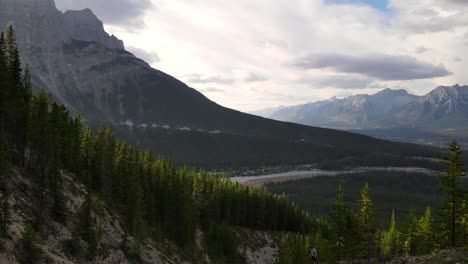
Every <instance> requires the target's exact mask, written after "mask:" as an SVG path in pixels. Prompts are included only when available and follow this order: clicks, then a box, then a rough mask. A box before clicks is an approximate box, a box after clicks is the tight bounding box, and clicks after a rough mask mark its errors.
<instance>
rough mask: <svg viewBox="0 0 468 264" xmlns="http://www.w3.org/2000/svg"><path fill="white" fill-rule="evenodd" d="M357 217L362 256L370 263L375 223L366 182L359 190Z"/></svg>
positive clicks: (373, 244)
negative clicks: (362, 250) (360, 234)
mask: <svg viewBox="0 0 468 264" xmlns="http://www.w3.org/2000/svg"><path fill="white" fill-rule="evenodd" d="M359 205H360V207H359V212H358V218H359V222H360V226H361V232H362V243H363V249H364V256H365V257H366V258H367V263H370V260H371V256H372V252H373V250H374V246H375V237H374V235H375V225H374V205H373V203H372V200H371V198H370V194H369V184H368V183H367V182H366V184H365V185H364V188H363V189H362V190H361V200H359Z"/></svg>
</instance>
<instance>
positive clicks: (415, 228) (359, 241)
mask: <svg viewBox="0 0 468 264" xmlns="http://www.w3.org/2000/svg"><path fill="white" fill-rule="evenodd" d="M461 155H462V151H461V149H460V147H459V145H458V144H457V143H456V142H452V143H451V145H450V147H449V150H448V154H447V156H446V158H447V161H448V166H447V170H446V172H445V174H444V175H443V176H441V177H440V178H439V180H440V182H439V184H438V187H440V190H441V192H442V197H441V203H440V204H439V206H437V207H436V208H431V207H427V208H426V210H425V212H424V213H422V214H419V215H417V214H416V213H414V211H413V212H410V213H409V214H408V215H406V220H405V221H404V222H402V223H400V222H398V219H397V217H396V215H395V210H398V208H395V210H393V211H392V212H391V216H390V217H389V221H388V224H387V225H386V226H384V225H382V224H381V223H379V222H378V221H377V219H376V210H375V207H376V206H375V204H374V201H373V198H372V196H371V195H370V190H371V187H370V186H369V184H368V183H365V184H364V187H362V189H361V190H360V197H359V200H358V201H357V204H356V205H355V206H351V204H353V203H349V202H348V201H347V198H346V196H345V194H344V191H343V188H344V187H343V186H342V185H341V184H340V185H338V191H337V193H336V197H335V199H334V201H333V203H332V205H331V208H330V213H329V216H328V217H324V218H323V219H322V222H321V225H319V228H318V229H316V230H315V231H314V232H312V233H311V234H309V235H297V234H288V235H285V236H284V237H283V239H282V241H281V246H280V251H279V263H299V264H300V263H310V250H311V248H316V249H317V250H318V252H319V256H320V257H319V258H320V261H321V262H325V263H338V262H340V261H350V262H353V263H354V262H355V261H358V262H359V263H361V262H364V263H382V262H383V261H384V260H388V259H392V258H395V257H399V256H415V255H425V254H431V253H437V252H439V251H440V250H442V249H449V248H459V247H464V248H465V250H468V197H467V195H468V192H467V189H466V188H464V187H463V186H462V183H461V177H462V176H464V175H465V171H464V167H463V163H462V161H461ZM291 261H292V262H291Z"/></svg>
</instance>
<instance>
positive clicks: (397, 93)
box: [374, 88, 409, 96]
mask: <svg viewBox="0 0 468 264" xmlns="http://www.w3.org/2000/svg"><path fill="white" fill-rule="evenodd" d="M408 95H409V93H408V92H407V91H406V90H405V89H398V90H393V89H390V88H386V89H384V90H382V91H380V92H378V93H376V94H375V95H374V96H408Z"/></svg>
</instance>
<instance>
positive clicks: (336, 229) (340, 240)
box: [330, 184, 350, 261]
mask: <svg viewBox="0 0 468 264" xmlns="http://www.w3.org/2000/svg"><path fill="white" fill-rule="evenodd" d="M349 214H350V211H349V208H348V205H347V204H346V201H345V196H344V192H343V187H342V186H341V184H340V185H339V187H338V193H337V195H336V199H335V202H334V203H333V205H332V211H331V213H330V225H331V228H332V230H333V240H334V241H336V249H337V259H338V261H341V260H342V258H343V248H344V247H345V243H347V242H348V241H346V240H345V236H346V233H347V232H348V231H349V230H348V227H349V226H348V221H349Z"/></svg>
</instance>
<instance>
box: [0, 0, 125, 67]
mask: <svg viewBox="0 0 468 264" xmlns="http://www.w3.org/2000/svg"><path fill="white" fill-rule="evenodd" d="M0 6H1V8H0V31H5V29H6V27H7V25H9V24H10V23H11V24H13V26H14V27H15V30H16V33H17V39H18V45H19V47H20V51H21V52H22V53H23V54H21V55H22V57H25V58H27V57H29V56H28V55H27V54H25V53H26V52H33V50H35V49H41V50H50V49H55V48H57V47H60V46H61V45H62V44H63V43H64V42H66V41H69V40H71V39H77V40H83V41H89V42H99V43H102V44H104V45H106V46H108V47H110V48H113V49H124V45H123V42H122V41H121V40H119V39H117V38H116V37H115V36H109V35H108V34H107V33H106V32H105V30H104V26H103V23H102V22H101V21H100V20H99V19H98V18H97V17H96V16H95V15H94V13H93V12H92V11H91V10H90V9H84V10H80V11H67V12H65V13H62V12H60V11H59V10H57V8H56V6H55V2H54V0H0ZM26 62H29V61H26Z"/></svg>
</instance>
